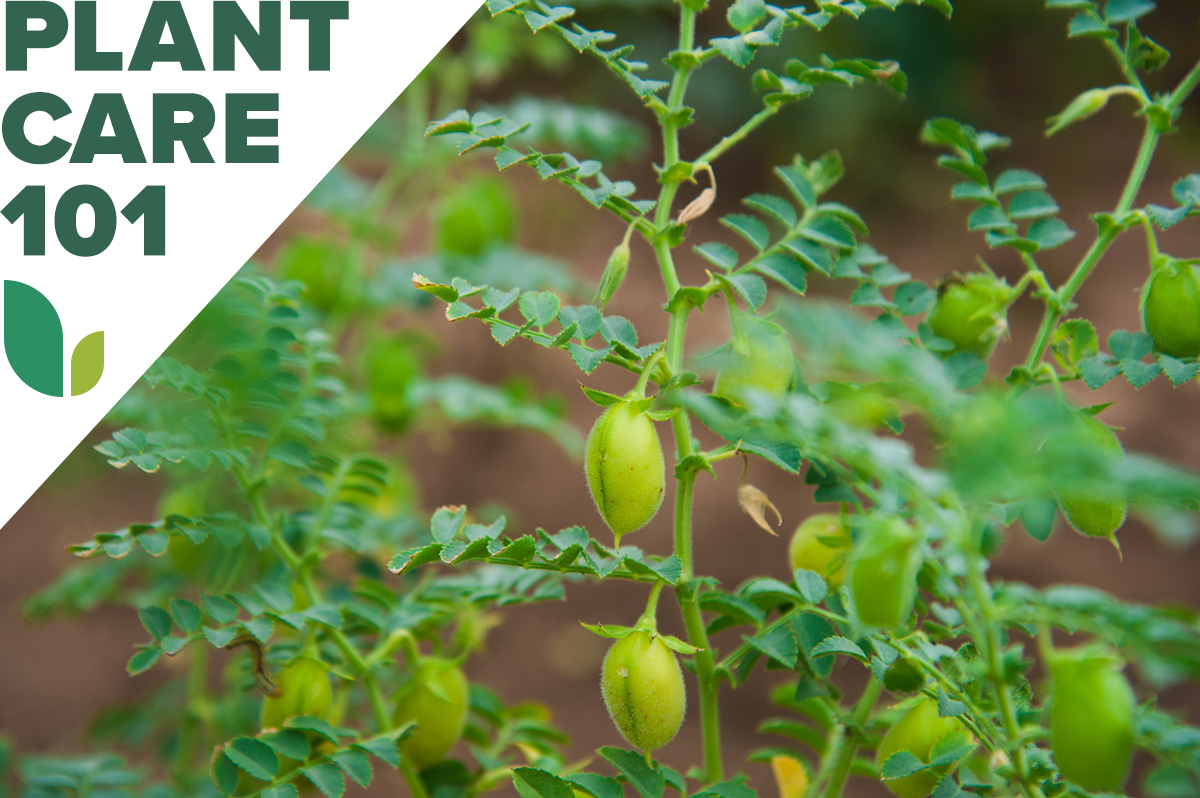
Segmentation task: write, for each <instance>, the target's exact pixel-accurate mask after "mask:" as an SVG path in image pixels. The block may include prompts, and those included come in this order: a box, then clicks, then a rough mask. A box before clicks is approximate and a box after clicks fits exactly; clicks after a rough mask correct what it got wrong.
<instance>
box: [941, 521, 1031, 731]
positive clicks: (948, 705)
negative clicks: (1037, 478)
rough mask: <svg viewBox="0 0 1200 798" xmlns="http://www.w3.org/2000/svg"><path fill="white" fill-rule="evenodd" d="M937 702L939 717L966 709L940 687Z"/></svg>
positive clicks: (965, 706) (950, 715)
mask: <svg viewBox="0 0 1200 798" xmlns="http://www.w3.org/2000/svg"><path fill="white" fill-rule="evenodd" d="M1051 501H1053V500H1051ZM937 702H938V716H939V717H943V718H956V717H958V716H959V715H961V714H963V713H964V712H966V711H967V705H966V704H964V703H963V702H961V701H955V700H954V699H952V698H950V697H949V696H948V695H946V693H945V692H944V691H943V690H942V689H941V688H940V687H939V688H938V696H937Z"/></svg>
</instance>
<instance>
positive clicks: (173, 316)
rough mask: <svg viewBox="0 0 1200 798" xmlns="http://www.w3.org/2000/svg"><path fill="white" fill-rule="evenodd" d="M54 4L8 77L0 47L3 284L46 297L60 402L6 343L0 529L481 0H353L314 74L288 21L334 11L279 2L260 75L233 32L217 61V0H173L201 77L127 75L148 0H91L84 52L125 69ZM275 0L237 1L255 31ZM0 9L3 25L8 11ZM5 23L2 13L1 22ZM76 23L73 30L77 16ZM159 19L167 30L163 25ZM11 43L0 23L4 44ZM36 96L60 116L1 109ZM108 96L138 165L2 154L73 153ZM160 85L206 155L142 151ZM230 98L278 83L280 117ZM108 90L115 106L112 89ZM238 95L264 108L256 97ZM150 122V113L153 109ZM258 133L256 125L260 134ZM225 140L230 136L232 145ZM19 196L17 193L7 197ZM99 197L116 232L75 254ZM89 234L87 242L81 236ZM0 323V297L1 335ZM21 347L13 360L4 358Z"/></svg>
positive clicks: (178, 68)
mask: <svg viewBox="0 0 1200 798" xmlns="http://www.w3.org/2000/svg"><path fill="white" fill-rule="evenodd" d="M5 5H6V6H18V5H21V6H34V5H35V4H16V3H6V4H5ZM57 5H58V6H60V7H61V8H62V9H63V11H64V12H65V14H66V17H67V19H68V24H69V32H68V33H67V34H66V36H65V38H64V39H63V41H62V42H61V43H60V44H57V45H56V46H53V47H48V48H33V49H29V50H28V67H27V69H26V70H25V71H13V68H12V67H13V66H14V63H13V59H12V58H10V57H9V56H10V55H11V54H9V53H7V52H6V53H5V54H4V63H5V64H6V65H8V66H9V71H7V72H6V73H5V78H4V81H3V85H2V86H0V110H3V111H4V112H5V114H6V117H7V118H6V119H5V123H4V132H5V141H4V144H5V146H4V147H3V148H0V175H3V179H2V180H0V208H8V209H9V210H8V213H6V214H5V216H13V217H15V216H16V215H17V213H18V212H19V211H21V210H26V213H25V215H24V216H21V217H20V218H17V219H16V221H15V222H11V223H10V222H9V221H8V220H7V219H6V218H5V217H0V264H3V266H2V271H0V278H2V279H3V280H4V281H9V282H18V283H22V284H24V285H27V286H30V287H32V288H34V289H36V290H37V291H38V292H40V293H41V294H43V295H44V296H45V297H46V298H47V299H48V300H49V302H50V303H51V304H52V305H53V306H54V308H55V309H56V311H57V314H58V317H59V319H60V320H61V326H62V332H63V335H62V339H63V346H64V350H65V353H64V356H63V360H64V377H63V391H62V392H63V393H64V394H65V396H62V397H58V396H48V395H45V394H43V393H39V392H38V391H36V390H33V389H31V388H30V387H29V386H28V385H27V384H26V383H25V382H24V381H23V380H22V379H21V378H20V377H18V375H17V373H16V372H15V371H14V368H13V366H12V365H10V362H11V361H12V359H13V352H17V351H18V350H21V351H26V350H28V349H29V346H30V342H29V341H25V342H23V343H20V344H14V345H11V347H10V348H11V350H12V351H10V352H6V354H8V357H6V358H0V525H3V524H4V523H5V522H7V521H8V519H9V518H11V517H12V515H13V513H15V512H16V511H17V510H18V509H19V508H20V506H21V505H22V504H23V503H24V502H25V501H26V500H27V499H28V498H29V497H30V495H32V494H33V492H34V491H35V490H36V489H37V488H38V486H39V485H40V484H41V483H42V482H43V481H44V480H45V479H46V477H48V476H49V475H50V474H51V473H52V472H53V470H54V469H55V468H56V467H57V466H58V465H59V463H61V462H62V460H63V459H64V458H65V457H66V456H67V454H69V453H70V452H71V450H72V449H73V448H74V447H75V446H76V445H78V443H79V441H80V440H82V439H83V438H84V437H85V436H86V435H87V434H88V432H90V431H91V430H92V428H93V427H95V425H96V424H97V423H99V421H100V420H101V419H102V418H103V416H104V414H105V413H106V412H108V410H109V409H110V408H111V407H112V406H113V405H114V404H116V402H117V401H118V400H119V399H120V398H121V396H123V395H124V393H125V392H126V391H127V390H128V389H129V388H130V386H131V385H133V384H134V383H135V382H136V381H137V379H138V378H139V377H140V376H141V374H142V373H143V372H144V371H145V370H146V369H147V368H148V367H149V366H150V364H151V363H153V362H154V360H155V358H156V357H158V356H159V354H161V352H162V351H163V350H164V349H165V348H166V347H167V345H168V344H170V342H171V341H172V340H174V338H175V337H176V336H177V335H178V334H179V333H180V332H181V331H182V330H183V329H184V327H185V326H187V324H188V323H189V322H190V321H191V320H192V319H193V318H194V317H195V316H196V314H198V313H199V312H200V310H201V309H202V308H203V307H204V305H205V304H206V303H207V302H208V301H209V300H210V299H211V298H212V297H213V296H214V295H215V294H216V293H217V291H218V290H219V289H220V288H221V287H222V286H223V285H224V284H225V283H226V282H227V281H228V280H229V279H230V278H231V277H232V276H233V275H234V274H235V273H236V272H237V270H238V269H239V268H240V267H241V266H242V265H243V264H244V263H245V262H246V261H247V260H248V259H249V258H250V256H251V255H253V253H254V252H255V250H257V249H258V247H259V246H260V245H261V244H262V243H263V241H265V240H266V238H267V236H268V235H270V234H271V232H272V231H274V230H275V228H276V227H278V226H279V224H280V223H281V222H282V221H283V220H284V219H285V218H286V217H287V215H288V214H289V213H290V212H291V211H292V210H293V209H294V208H295V207H296V206H297V205H298V204H299V203H300V202H301V200H303V199H304V197H305V196H306V195H307V194H308V192H309V191H310V190H311V189H312V188H313V186H315V185H316V184H317V182H318V181H319V180H320V179H321V178H322V177H323V176H324V175H325V174H326V173H327V172H328V171H329V169H330V168H332V167H333V165H334V164H335V163H336V162H337V161H338V159H339V158H340V157H341V156H342V155H343V154H344V153H345V152H346V151H347V150H348V149H349V148H350V147H351V146H352V145H353V144H354V142H355V141H356V140H357V139H358V138H359V136H361V135H362V133H363V132H364V131H366V129H367V128H368V127H369V126H370V125H371V123H373V122H374V121H375V120H376V119H377V118H378V117H379V115H380V114H382V113H383V111H384V110H385V109H386V108H387V107H388V106H389V105H390V104H391V102H392V101H393V100H394V99H395V98H396V96H397V95H398V94H399V93H400V92H401V91H403V89H404V88H405V87H406V86H407V85H408V84H409V82H410V81H411V80H412V79H413V78H414V77H415V76H416V75H417V73H418V72H419V71H420V70H421V69H422V68H423V67H424V66H425V65H426V64H427V63H428V62H429V61H430V60H431V59H432V58H433V57H434V55H436V54H437V52H438V51H439V50H440V49H441V48H442V47H443V46H444V45H445V44H446V42H447V41H448V40H449V39H450V37H451V36H453V35H454V33H455V32H456V31H458V29H459V28H460V27H462V25H463V24H464V23H465V22H466V21H467V20H468V19H469V18H470V16H471V14H472V13H473V12H474V11H475V10H477V9H478V7H479V6H480V0H438V1H437V2H436V3H430V2H423V3H418V2H409V0H350V2H349V4H348V11H349V18H348V19H332V20H330V21H329V22H328V23H327V25H328V32H329V42H330V50H329V56H330V63H329V70H328V71H310V69H309V66H310V60H309V59H310V55H311V52H310V49H311V48H310V45H312V44H316V45H318V48H319V39H320V38H321V35H322V32H321V30H320V29H321V28H322V25H321V23H319V22H314V21H311V20H308V19H303V18H300V19H293V18H292V16H293V14H296V13H299V14H300V15H303V14H304V13H310V14H311V11H312V10H313V9H314V8H315V7H324V9H318V10H322V12H324V10H328V9H333V10H334V11H336V10H337V7H338V5H339V4H337V3H318V2H303V1H302V0H295V1H294V2H283V3H282V5H281V11H282V13H281V15H280V16H281V28H280V31H281V33H280V35H281V42H282V47H281V69H280V70H279V71H260V70H259V69H258V67H257V66H256V64H255V62H254V61H253V60H251V57H250V55H248V53H247V51H246V50H244V49H243V47H242V45H240V44H239V45H237V46H236V47H235V59H236V61H235V64H236V68H235V69H234V70H233V71H214V70H213V66H214V41H213V15H214V8H215V7H216V6H217V5H219V4H215V3H213V2H212V0H184V2H183V3H182V8H183V9H184V12H185V14H186V21H187V27H188V28H189V29H190V31H191V33H192V35H193V37H194V39H195V42H196V45H197V49H198V51H199V53H200V55H201V58H202V60H203V64H204V70H203V71H184V70H183V69H182V65H181V64H177V63H156V64H154V65H153V67H152V68H151V69H150V70H149V71H136V72H135V71H128V68H129V66H130V62H131V59H132V57H133V55H134V53H135V50H136V49H137V44H138V40H139V37H140V36H141V34H142V32H143V27H145V23H146V20H147V15H148V13H149V12H150V9H151V6H152V3H151V0H100V2H98V3H97V4H95V5H96V36H95V43H96V49H97V51H99V52H119V53H121V54H122V60H121V63H122V70H121V71H119V72H118V71H81V70H77V69H76V53H77V50H78V49H79V48H80V46H81V45H80V44H79V43H78V42H77V40H76V36H77V33H78V28H79V26H77V25H76V22H77V20H76V19H75V18H74V16H75V13H76V12H77V9H79V8H85V9H86V7H87V5H88V4H86V3H79V4H77V3H74V2H66V1H65V0H63V1H62V2H59V3H58V4H57ZM157 5H159V6H170V5H174V4H172V3H163V4H157ZM272 5H280V4H278V3H275V4H271V3H261V4H260V3H258V2H252V1H251V0H240V2H239V6H240V8H241V9H242V10H243V12H244V14H245V16H246V18H247V19H248V20H249V21H250V22H251V23H252V24H254V25H258V23H259V19H260V18H259V13H260V9H266V10H267V12H268V13H270V7H271V6H272ZM42 7H44V4H43V5H42ZM305 7H307V8H305ZM318 16H319V14H318ZM6 17H7V18H10V19H11V15H6ZM4 22H5V20H0V25H2V24H4ZM21 22H22V23H23V24H24V25H25V26H26V29H27V30H30V31H33V32H35V33H37V32H38V31H39V29H40V28H42V27H43V23H40V22H38V21H30V22H25V21H24V20H22V21H21ZM45 27H47V28H48V27H49V26H48V25H47V26H45ZM83 27H84V28H85V29H86V21H85V24H84V26H83ZM158 30H159V31H160V32H161V31H162V30H163V28H162V25H161V24H159V25H158ZM52 33H54V31H52V30H49V31H47V32H44V33H43V35H42V36H41V37H38V36H36V35H35V36H33V37H32V38H33V40H34V41H35V43H36V40H37V39H38V38H41V39H45V38H46V37H48V36H50V35H51V34H52ZM174 34H175V30H174V29H173V28H168V29H167V31H166V33H165V35H163V36H162V37H161V39H160V41H162V42H165V43H168V44H170V43H174V44H179V37H177V36H175V35H174ZM310 36H311V38H310ZM10 38H11V37H6V36H5V35H3V34H0V44H2V43H4V42H5V41H8V40H9V39H10ZM82 41H83V48H84V49H85V50H89V49H90V48H89V47H88V45H89V44H90V37H88V36H86V35H85V36H83V37H82ZM14 49H15V48H14ZM111 60H112V58H111V57H110V58H109V61H111ZM85 63H86V62H85ZM33 93H45V94H49V95H53V96H54V97H56V98H58V100H60V101H62V102H65V104H66V106H68V107H69V108H70V111H71V112H70V113H69V114H66V115H63V116H61V117H60V118H58V119H52V118H51V114H50V113H46V112H36V113H32V114H28V115H27V114H25V112H24V109H23V108H22V104H21V103H18V104H17V105H16V106H15V107H14V105H13V104H14V101H17V100H18V99H19V98H22V97H25V96H26V95H29V94H33ZM116 94H119V95H121V97H120V103H119V104H122V105H124V106H125V107H127V108H128V111H129V119H130V120H131V121H132V123H133V127H134V129H135V131H136V133H137V138H138V141H139V144H140V148H141V150H142V152H143V153H144V155H145V159H146V161H147V162H146V163H126V162H124V160H123V158H122V156H121V155H115V154H101V155H96V156H95V158H94V160H93V162H91V163H79V162H72V155H71V154H70V153H68V154H66V155H65V156H64V157H61V158H60V159H58V160H56V161H54V162H52V163H48V164H31V163H27V162H25V161H23V160H21V158H19V157H17V155H14V152H13V150H14V149H15V150H17V151H18V153H22V152H23V153H24V154H25V157H26V158H27V159H29V158H30V152H29V151H28V150H23V149H22V147H27V146H28V145H33V146H35V147H39V148H40V149H38V150H37V152H39V153H47V155H46V157H47V158H48V157H49V156H50V155H53V154H54V152H53V150H54V148H53V147H50V148H45V147H43V145H46V144H48V143H50V142H52V141H53V139H55V138H56V137H57V138H59V139H62V140H63V141H64V142H66V143H69V144H71V145H72V147H74V145H75V144H76V143H77V140H78V139H79V134H80V131H81V128H83V127H84V122H85V119H86V118H87V116H88V110H89V107H91V106H92V104H93V103H94V102H96V100H95V96H96V95H116ZM156 94H160V95H161V94H182V95H200V96H201V97H203V98H204V99H205V100H207V101H208V102H209V103H211V105H212V107H213V109H214V113H215V123H214V126H213V129H212V132H211V133H210V134H209V135H208V136H207V137H206V138H205V144H206V145H207V147H208V149H209V151H210V153H211V155H212V157H213V159H214V160H215V163H192V162H190V160H189V157H188V155H187V154H185V152H186V150H185V147H184V144H183V143H176V144H175V145H174V157H175V161H176V162H175V163H155V162H154V161H155V154H154V149H155V147H154V138H155V132H154V127H155V121H156V120H155V118H154V117H155V114H154V103H155V101H154V96H155V95H156ZM231 94H233V95H275V94H278V111H277V112H275V111H262V112H249V113H244V112H242V113H240V114H239V112H237V110H236V106H237V104H238V102H239V101H238V100H237V99H235V100H234V107H233V108H232V109H230V106H229V100H228V99H227V96H228V95H231ZM24 102H25V103H28V104H30V105H31V106H33V107H37V108H49V109H53V107H54V102H53V98H45V97H43V98H38V99H37V100H26V101H24ZM101 102H105V100H101ZM107 102H109V103H111V104H118V102H117V101H116V100H108V101H107ZM160 102H163V101H162V100H160ZM193 102H199V101H196V100H193ZM242 102H246V103H248V104H250V105H255V104H261V101H259V100H251V101H242ZM200 104H201V105H203V104H202V103H200ZM267 105H269V102H268V103H267ZM164 107H166V106H165V105H164ZM240 115H244V116H245V117H246V118H248V119H251V120H254V119H277V120H278V134H277V135H276V136H260V137H258V138H246V137H245V136H244V135H243V134H239V133H238V130H237V127H238V126H237V124H236V123H235V125H234V128H235V129H234V131H233V133H232V134H230V133H229V131H228V124H227V122H228V119H229V118H237V117H239V116H240ZM26 116H27V119H26V120H25V122H24V125H23V127H22V124H21V120H22V118H24V117H26ZM159 116H160V119H159V120H158V121H159V122H160V123H161V122H163V121H164V119H163V116H164V115H163V114H162V113H160V115H159ZM99 118H100V119H101V120H103V119H104V117H103V116H101V117H99ZM173 118H174V119H175V120H176V121H177V122H179V123H181V124H182V123H184V122H187V121H189V120H191V119H193V118H194V117H193V116H192V115H191V114H189V113H181V114H174V116H173ZM117 121H118V122H119V121H120V120H117ZM117 127H118V125H114V123H113V121H112V119H111V118H110V119H109V120H108V121H105V122H104V127H103V131H102V136H106V137H113V136H114V135H116V134H119V133H120V131H119V130H117ZM256 132H259V133H261V132H262V128H261V127H260V128H259V129H258V130H257V131H256ZM160 135H161V133H160ZM227 136H231V139H230V140H231V141H234V142H236V141H242V143H243V144H250V145H256V146H264V145H265V146H278V153H279V155H278V163H227V162H226V161H227V158H226V155H227V152H226V140H227ZM22 138H24V139H25V140H26V142H25V143H24V144H23V143H22V141H21V139H22ZM236 150H237V148H236V146H234V147H233V148H232V151H236ZM160 152H162V150H160ZM29 186H44V187H45V192H44V194H45V200H44V203H39V202H37V201H36V200H37V199H38V193H39V192H38V191H37V190H36V189H34V190H30V191H26V189H27V187H29ZM76 186H95V187H96V188H97V189H100V190H101V193H97V192H96V191H95V190H90V189H84V190H77V191H74V192H71V191H70V190H71V189H73V188H74V187H76ZM147 186H165V205H161V206H160V205H159V204H156V203H157V200H156V198H155V195H154V193H153V191H152V192H149V193H147V194H143V193H142V192H143V190H144V189H146V187H147ZM22 192H25V193H24V194H22ZM19 195H21V196H22V199H21V200H19V201H18V202H16V203H13V200H14V199H15V198H17V197H18V196H19ZM64 195H66V200H65V201H64V199H63V198H64ZM102 195H107V197H108V198H109V199H111V201H112V208H114V209H115V210H116V212H117V213H116V228H115V231H113V232H112V241H111V244H109V245H108V246H107V248H105V249H104V250H103V251H102V252H100V253H99V254H96V255H78V254H72V252H71V251H70V250H71V249H74V250H76V251H82V250H86V249H87V247H88V246H93V247H95V246H98V245H99V243H103V242H104V241H105V240H106V239H107V235H108V234H107V232H106V231H105V230H104V229H101V228H104V227H106V225H104V224H98V223H97V222H96V221H93V219H96V220H100V217H102V216H106V215H110V214H109V213H108V211H107V210H106V209H105V208H104V207H103V206H104V205H105V200H104V198H103V196H102ZM139 195H141V196H142V199H143V204H144V205H145V207H146V208H148V209H149V211H150V214H149V217H143V218H136V214H132V213H131V214H130V215H133V216H135V221H134V222H130V221H128V220H127V219H126V218H125V216H124V215H122V213H121V211H122V209H125V208H126V207H127V206H128V205H129V203H130V202H131V201H132V200H134V199H135V198H136V197H138V196H139ZM81 199H86V200H88V201H89V202H90V203H94V204H95V205H97V206H99V207H100V210H99V211H93V210H92V207H93V205H91V204H88V203H83V205H82V209H81V210H79V211H78V212H77V213H72V212H71V209H72V208H74V207H75V206H77V205H79V203H80V200H81ZM39 206H42V209H43V210H44V215H45V222H44V225H45V230H46V233H45V242H46V243H45V255H39V256H27V255H25V254H24V252H25V248H26V246H28V245H29V242H28V241H27V239H29V238H30V237H31V235H32V237H33V239H34V245H36V237H37V232H38V231H39V230H40V229H42V228H41V226H40V225H39V224H38V220H37V218H36V217H37V215H38V210H39ZM159 207H165V229H166V254H165V255H163V256H147V255H146V254H145V248H146V235H147V221H148V218H149V219H150V221H151V224H153V218H152V217H153V214H154V213H155V212H156V210H157V209H158V208H159ZM62 208H66V209H67V210H65V211H64V210H61V209H62ZM72 217H74V218H72ZM108 227H110V226H108ZM72 236H74V237H72ZM97 236H99V238H97ZM88 239H91V240H92V243H91V244H88V243H81V242H85V241H87V240H88ZM97 242H99V243H97ZM64 245H65V248H64ZM13 318H17V314H15V313H14V314H13ZM10 321H11V319H10ZM4 322H5V316H4V310H3V302H0V329H4ZM22 329H23V328H21V327H20V326H19V325H18V326H17V327H14V329H11V330H8V336H6V337H9V336H20V335H21V334H22ZM97 331H103V332H104V371H103V376H102V377H101V379H100V381H99V383H98V384H96V386H95V387H94V388H93V389H92V390H90V391H88V392H87V393H84V394H82V395H79V396H72V395H71V375H70V373H69V372H70V367H71V355H72V352H73V350H74V348H75V346H76V345H77V344H78V342H79V341H80V340H81V339H83V338H84V337H85V336H87V335H89V334H91V333H94V332H97ZM35 343H37V342H35ZM37 345H38V346H40V345H41V344H40V343H37ZM22 347H24V349H22ZM20 357H21V355H19V354H18V356H17V359H18V360H20ZM53 381H54V380H53V379H52V380H51V382H53Z"/></svg>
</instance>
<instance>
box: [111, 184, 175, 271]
mask: <svg viewBox="0 0 1200 798" xmlns="http://www.w3.org/2000/svg"><path fill="white" fill-rule="evenodd" d="M121 215H122V216H124V217H125V218H126V219H128V220H129V223H130V224H133V223H134V222H136V221H137V220H138V219H144V220H145V221H144V222H143V223H142V226H143V228H144V229H143V233H144V234H145V240H144V242H143V244H142V254H143V255H145V256H146V257H148V258H149V257H154V256H157V255H166V254H167V187H166V186H146V187H145V188H144V189H142V191H141V193H140V194H138V195H137V196H136V197H134V198H133V201H132V202H130V203H129V204H128V205H126V206H125V207H124V208H122V209H121Z"/></svg>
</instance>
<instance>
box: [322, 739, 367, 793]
mask: <svg viewBox="0 0 1200 798" xmlns="http://www.w3.org/2000/svg"><path fill="white" fill-rule="evenodd" d="M329 758H330V759H332V760H333V762H334V764H336V765H337V766H338V767H339V768H341V769H342V772H343V773H345V774H346V775H347V776H349V777H350V779H351V780H352V781H353V782H354V783H355V784H357V785H358V786H359V787H363V788H366V787H369V786H371V778H372V776H373V775H374V774H373V772H372V770H371V760H370V759H368V758H367V754H366V752H365V751H359V750H358V749H356V748H348V749H346V750H344V751H338V752H337V753H334V754H331V755H330V757H329Z"/></svg>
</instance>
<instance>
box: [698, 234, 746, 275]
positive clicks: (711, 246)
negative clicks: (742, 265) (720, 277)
mask: <svg viewBox="0 0 1200 798" xmlns="http://www.w3.org/2000/svg"><path fill="white" fill-rule="evenodd" d="M692 249H693V251H695V253H696V254H697V255H699V256H700V257H702V258H704V259H705V260H706V261H708V262H709V263H711V264H712V265H714V266H716V267H717V268H719V269H724V270H725V271H729V270H730V269H734V268H736V267H737V265H738V255H737V252H736V251H735V250H734V249H733V247H731V246H729V245H728V244H722V243H720V242H719V241H710V242H709V243H707V244H700V245H699V246H696V247H693V248H692Z"/></svg>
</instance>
